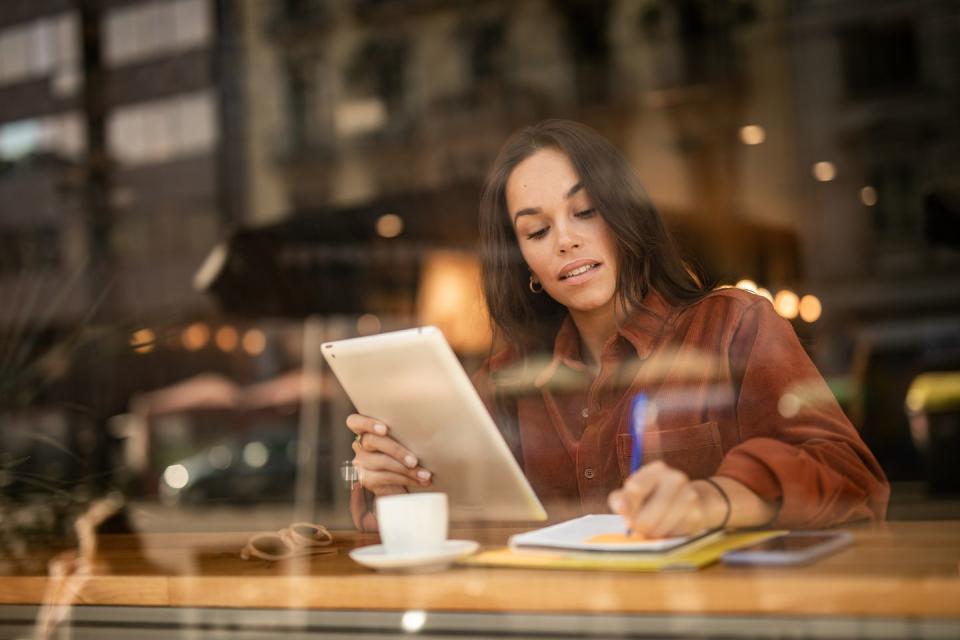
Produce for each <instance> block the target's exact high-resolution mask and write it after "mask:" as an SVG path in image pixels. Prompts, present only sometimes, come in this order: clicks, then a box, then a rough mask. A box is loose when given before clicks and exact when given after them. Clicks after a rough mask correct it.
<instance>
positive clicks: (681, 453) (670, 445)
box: [617, 422, 723, 479]
mask: <svg viewBox="0 0 960 640" xmlns="http://www.w3.org/2000/svg"><path fill="white" fill-rule="evenodd" d="M630 448H631V447H630V435H629V434H625V433H621V434H617V461H618V463H619V465H620V477H621V479H626V477H627V476H628V475H630ZM722 459H723V448H722V446H721V445H720V429H719V427H717V423H716V422H704V423H703V424H697V425H693V426H690V427H683V426H681V427H672V428H670V429H661V430H655V431H651V430H647V431H646V432H645V433H644V434H643V462H644V464H646V463H648V462H652V461H654V460H662V461H663V462H665V463H666V464H667V465H669V466H671V467H673V468H674V469H679V470H680V471H683V472H684V473H686V474H687V475H688V476H689V477H690V478H706V477H708V476H710V475H711V474H713V472H714V471H716V470H717V467H719V466H720V461H721V460H722Z"/></svg>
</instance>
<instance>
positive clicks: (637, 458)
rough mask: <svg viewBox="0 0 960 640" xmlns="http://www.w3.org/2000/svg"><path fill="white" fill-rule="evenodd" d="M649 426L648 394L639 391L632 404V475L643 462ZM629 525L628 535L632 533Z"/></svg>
mask: <svg viewBox="0 0 960 640" xmlns="http://www.w3.org/2000/svg"><path fill="white" fill-rule="evenodd" d="M646 427H647V394H645V393H638V394H637V395H636V396H634V398H633V404H632V405H631V406H630V475H633V474H634V473H635V472H636V471H637V469H639V468H640V465H642V464H643V430H644V429H645V428H646ZM632 533H633V531H631V529H630V527H627V535H628V536H629V535H630V534H632Z"/></svg>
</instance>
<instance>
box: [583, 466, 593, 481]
mask: <svg viewBox="0 0 960 640" xmlns="http://www.w3.org/2000/svg"><path fill="white" fill-rule="evenodd" d="M593 475H594V474H593V469H591V468H590V467H587V468H586V469H584V470H583V477H584V478H586V479H587V480H593Z"/></svg>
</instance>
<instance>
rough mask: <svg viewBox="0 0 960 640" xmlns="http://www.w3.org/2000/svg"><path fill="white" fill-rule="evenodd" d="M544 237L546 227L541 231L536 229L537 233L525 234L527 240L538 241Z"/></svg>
mask: <svg viewBox="0 0 960 640" xmlns="http://www.w3.org/2000/svg"><path fill="white" fill-rule="evenodd" d="M545 235H547V227H544V228H543V229H538V230H537V231H534V232H533V233H528V234H527V240H538V239H540V238H542V237H543V236H545Z"/></svg>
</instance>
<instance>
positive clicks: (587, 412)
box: [580, 407, 590, 420]
mask: <svg viewBox="0 0 960 640" xmlns="http://www.w3.org/2000/svg"><path fill="white" fill-rule="evenodd" d="M580 416H581V417H582V418H583V419H584V420H586V419H587V418H589V417H590V409H588V408H586V407H584V408H583V411H581V412H580Z"/></svg>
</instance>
